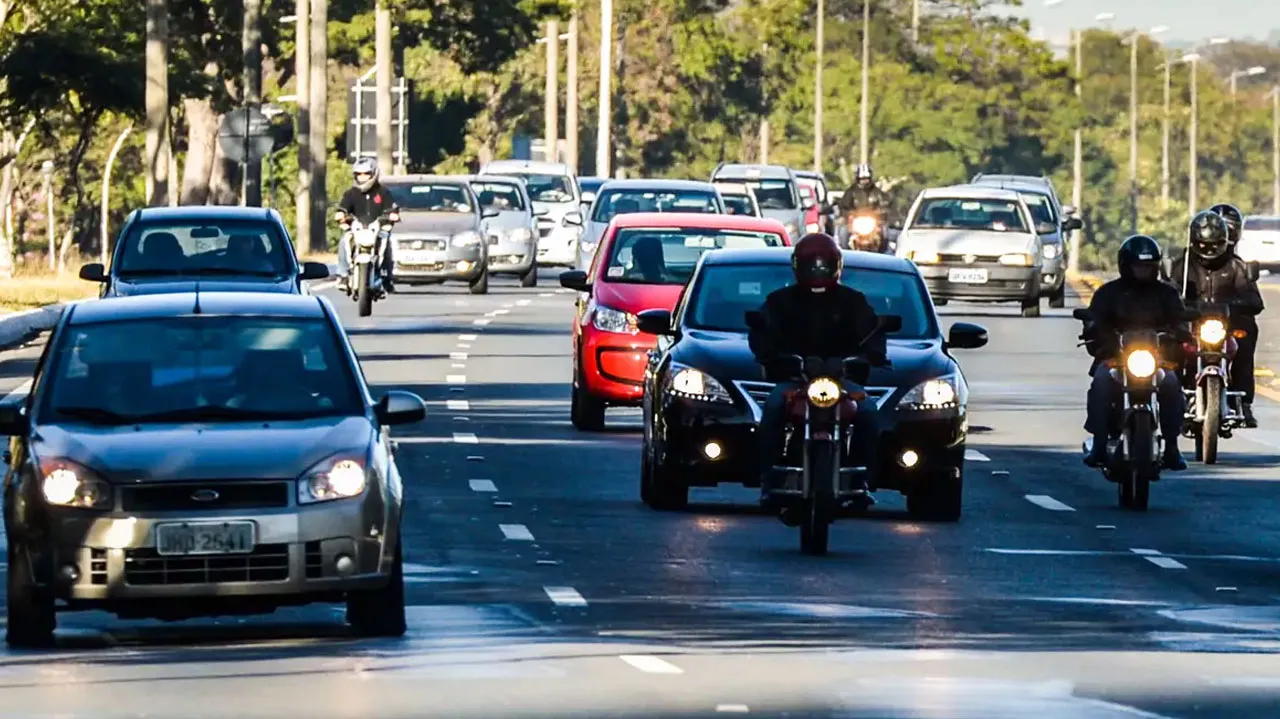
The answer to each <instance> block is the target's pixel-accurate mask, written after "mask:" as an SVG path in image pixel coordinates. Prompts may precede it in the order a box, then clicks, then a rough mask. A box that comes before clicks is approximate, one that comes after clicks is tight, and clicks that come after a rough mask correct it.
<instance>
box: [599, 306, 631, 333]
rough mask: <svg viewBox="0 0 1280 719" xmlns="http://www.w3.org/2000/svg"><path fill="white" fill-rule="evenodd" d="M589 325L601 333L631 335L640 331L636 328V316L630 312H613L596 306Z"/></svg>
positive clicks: (611, 309) (609, 308) (610, 309)
mask: <svg viewBox="0 0 1280 719" xmlns="http://www.w3.org/2000/svg"><path fill="white" fill-rule="evenodd" d="M591 324H592V326H593V327H595V328H596V329H598V330H600V331H601V332H616V333H618V334H623V335H633V334H636V333H637V332H639V331H640V330H639V329H637V328H636V316H635V315H633V314H631V313H630V312H623V311H622V310H615V309H613V308H612V307H605V306H604V305H596V306H595V309H594V310H592V312H591Z"/></svg>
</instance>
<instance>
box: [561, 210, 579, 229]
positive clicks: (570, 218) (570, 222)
mask: <svg viewBox="0 0 1280 719" xmlns="http://www.w3.org/2000/svg"><path fill="white" fill-rule="evenodd" d="M564 224H565V226H566V227H582V213H581V212H570V213H569V214H567V215H565V216H564Z"/></svg>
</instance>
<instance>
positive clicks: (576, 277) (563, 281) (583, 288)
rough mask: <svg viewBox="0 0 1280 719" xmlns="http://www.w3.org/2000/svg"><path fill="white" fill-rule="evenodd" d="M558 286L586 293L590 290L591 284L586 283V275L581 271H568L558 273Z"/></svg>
mask: <svg viewBox="0 0 1280 719" xmlns="http://www.w3.org/2000/svg"><path fill="white" fill-rule="evenodd" d="M560 286H561V287H563V288H565V289H569V290H577V291H578V292H587V291H589V290H590V289H591V283H590V282H587V273H586V272H583V271H582V270H569V271H568V272H562V273H560Z"/></svg>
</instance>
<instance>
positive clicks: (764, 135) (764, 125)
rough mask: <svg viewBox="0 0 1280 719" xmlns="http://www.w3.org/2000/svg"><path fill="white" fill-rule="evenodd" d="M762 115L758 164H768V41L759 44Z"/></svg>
mask: <svg viewBox="0 0 1280 719" xmlns="http://www.w3.org/2000/svg"><path fill="white" fill-rule="evenodd" d="M760 57H761V75H762V76H763V77H762V78H761V86H762V88H763V89H764V92H763V97H764V115H763V116H762V117H761V118H760V164H761V165H767V164H769V43H765V44H763V45H761V46H760Z"/></svg>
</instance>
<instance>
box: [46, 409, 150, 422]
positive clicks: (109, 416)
mask: <svg viewBox="0 0 1280 719" xmlns="http://www.w3.org/2000/svg"><path fill="white" fill-rule="evenodd" d="M53 411H54V412H57V413H58V414H60V415H63V416H66V417H70V418H72V419H83V420H85V421H87V422H93V423H95V424H132V423H133V417H132V416H129V415H123V414H120V413H118V412H112V411H111V410H109V409H103V408H102V407H88V406H75V405H71V406H67V407H54V408H53Z"/></svg>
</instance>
